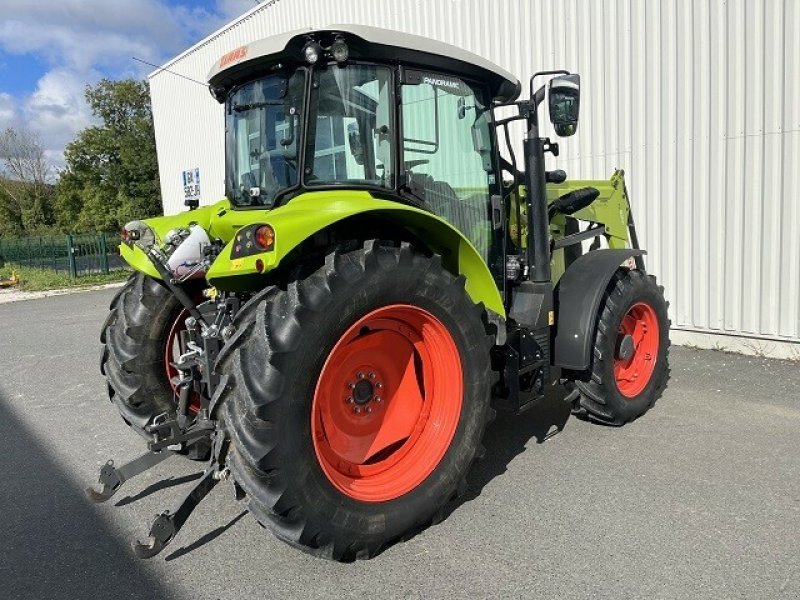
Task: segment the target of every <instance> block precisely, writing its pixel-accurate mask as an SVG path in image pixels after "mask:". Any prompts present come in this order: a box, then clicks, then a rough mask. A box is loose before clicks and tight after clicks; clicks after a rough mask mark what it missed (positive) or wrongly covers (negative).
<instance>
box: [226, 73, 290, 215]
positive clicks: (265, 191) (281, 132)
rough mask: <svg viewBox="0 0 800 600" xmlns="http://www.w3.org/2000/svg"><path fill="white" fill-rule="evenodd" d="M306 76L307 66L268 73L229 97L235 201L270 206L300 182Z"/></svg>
mask: <svg viewBox="0 0 800 600" xmlns="http://www.w3.org/2000/svg"><path fill="white" fill-rule="evenodd" d="M304 81H305V71H303V70H298V71H296V72H295V73H294V74H293V75H291V77H288V78H287V77H286V76H284V75H270V76H268V77H264V78H262V79H257V80H255V81H251V82H250V83H247V84H245V85H243V86H241V87H240V88H238V89H237V90H236V91H235V92H234V93H233V94H232V95H231V96H230V98H229V99H228V105H227V123H226V129H227V132H228V152H227V160H228V168H227V174H228V175H227V177H228V181H227V184H228V185H227V188H228V195H229V196H230V197H229V200H230V201H231V203H232V204H234V205H235V206H266V207H269V206H272V205H273V204H274V202H275V199H276V198H277V196H278V194H279V193H280V192H281V191H283V190H285V189H287V188H291V187H294V186H295V185H297V182H298V160H299V152H298V148H299V147H300V135H301V132H300V127H301V123H302V120H301V119H302V114H303V97H304V92H305V85H304Z"/></svg>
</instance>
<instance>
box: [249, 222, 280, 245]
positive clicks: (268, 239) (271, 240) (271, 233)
mask: <svg viewBox="0 0 800 600" xmlns="http://www.w3.org/2000/svg"><path fill="white" fill-rule="evenodd" d="M254 237H255V242H256V245H257V246H258V247H259V248H261V249H262V250H272V249H273V248H274V247H275V230H274V229H272V227H270V226H269V225H261V226H260V227H259V228H258V229H256V234H255V236H254Z"/></svg>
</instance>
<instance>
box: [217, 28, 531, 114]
mask: <svg viewBox="0 0 800 600" xmlns="http://www.w3.org/2000/svg"><path fill="white" fill-rule="evenodd" d="M334 34H342V35H344V37H345V39H346V41H347V42H348V45H349V46H350V47H351V56H352V57H354V58H359V57H360V58H365V59H373V60H390V61H398V62H401V63H403V64H406V65H415V66H418V67H420V68H427V69H432V70H443V71H449V72H452V73H454V74H463V75H464V76H465V77H468V78H472V79H477V80H479V81H485V82H487V83H488V84H489V85H490V88H491V90H492V94H493V96H494V97H495V98H497V99H499V100H501V101H509V100H513V99H515V98H516V97H517V96H518V95H519V92H520V82H519V80H518V79H517V78H516V77H515V76H514V75H512V74H511V73H509V72H508V71H506V70H505V69H503V68H501V67H499V66H498V65H496V64H494V63H493V62H491V61H489V60H486V59H485V58H483V57H482V56H478V55H477V54H473V53H472V52H468V51H467V50H464V49H462V48H459V47H457V46H452V45H450V44H446V43H444V42H440V41H438V40H434V39H430V38H426V37H422V36H418V35H412V34H409V33H403V32H400V31H393V30H391V29H382V28H379V27H370V26H367V25H330V26H328V27H324V28H321V29H312V28H310V27H309V28H304V29H296V30H294V31H290V32H287V33H283V34H279V35H274V36H270V37H268V38H264V39H261V40H257V41H255V42H251V43H250V44H247V45H245V46H241V47H239V48H235V49H231V50H230V51H229V52H228V53H226V54H224V55H223V56H221V57H220V58H219V59H218V60H217V62H216V63H214V66H213V67H212V69H211V71H210V72H209V74H208V81H209V83H210V84H211V85H212V86H218V87H223V88H225V87H229V86H231V85H233V84H235V83H237V82H238V81H241V80H242V79H243V78H245V77H247V76H249V75H251V74H254V71H255V70H256V69H255V68H256V67H263V66H264V65H265V64H269V63H271V62H284V61H287V60H295V61H298V62H299V61H302V48H303V46H304V45H305V43H306V42H307V40H308V38H309V36H311V37H313V38H314V39H324V38H325V37H328V38H330V37H331V36H332V35H334Z"/></svg>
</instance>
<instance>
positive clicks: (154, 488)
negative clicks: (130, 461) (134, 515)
mask: <svg viewBox="0 0 800 600" xmlns="http://www.w3.org/2000/svg"><path fill="white" fill-rule="evenodd" d="M202 476H203V473H202V472H199V473H190V474H189V475H184V476H182V477H167V478H166V479H162V480H161V481H156V482H155V483H153V484H151V485H149V486H147V487H146V488H144V489H143V490H142V491H141V492H139V493H138V494H134V495H133V496H125V497H124V498H122V499H121V500H120V501H119V502H117V503H116V504H115V505H114V506H126V505H128V504H132V503H134V502H136V501H138V500H141V499H142V498H146V497H147V496H149V495H150V494H155V493H156V492H159V491H161V490H165V489H167V488H171V487H175V486H178V485H183V484H184V483H189V482H190V481H194V480H195V479H200V478H201V477H202Z"/></svg>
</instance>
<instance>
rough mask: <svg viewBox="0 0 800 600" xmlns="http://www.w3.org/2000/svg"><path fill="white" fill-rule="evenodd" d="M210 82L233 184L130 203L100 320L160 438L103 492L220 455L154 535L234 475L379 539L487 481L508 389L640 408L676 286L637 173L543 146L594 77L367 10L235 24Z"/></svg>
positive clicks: (353, 536) (662, 364)
mask: <svg viewBox="0 0 800 600" xmlns="http://www.w3.org/2000/svg"><path fill="white" fill-rule="evenodd" d="M540 76H549V77H550V79H549V81H548V82H547V83H546V85H543V86H542V87H540V88H538V89H535V87H534V79H536V78H537V77H540ZM209 88H210V91H211V93H212V95H213V97H214V98H215V99H216V100H217V101H219V102H220V103H221V104H223V105H224V113H225V135H226V145H225V148H226V153H225V160H226V165H225V166H226V195H225V198H224V199H223V200H221V201H219V202H217V203H216V204H214V205H212V206H203V207H198V206H197V203H196V202H195V203H194V204H192V203H188V202H187V204H188V205H189V210H187V211H186V212H183V213H181V214H177V215H172V216H165V217H157V218H153V219H147V220H145V221H135V222H132V223H129V224H128V225H126V227H125V229H124V232H123V240H124V241H123V244H122V245H121V253H122V256H123V257H124V258H125V260H127V262H128V263H129V264H130V265H131V266H132V267H133V269H135V274H134V275H133V276H132V277H131V278H130V279H129V281H128V282H127V284H126V285H125V286H124V287H123V288H122V289H121V290H120V292H119V293H118V294H117V296H116V298H114V300H113V301H112V303H111V312H110V315H109V316H108V319H107V320H106V323H105V325H104V326H103V333H102V342H103V356H102V371H103V374H104V375H105V377H106V379H107V382H108V390H109V394H110V397H111V400H112V401H113V403H114V404H115V405H116V406H117V408H118V409H119V412H120V413H121V415H122V417H123V419H124V420H125V421H126V423H128V425H130V427H131V428H132V429H134V430H135V431H136V432H138V433H139V434H141V435H142V436H143V437H144V438H145V439H146V441H147V445H148V451H147V453H145V454H144V455H143V456H141V457H140V458H137V459H136V460H134V461H132V462H130V463H128V464H126V465H123V466H121V467H115V466H114V463H113V461H109V462H108V463H107V464H106V465H105V466H104V467H103V468H102V469H101V473H100V484H101V485H102V489H101V490H100V491H97V490H96V489H93V488H90V489H89V490H87V493H88V495H89V497H90V498H91V499H92V500H94V501H97V502H101V501H104V500H107V499H108V498H110V497H111V496H112V495H113V494H114V493H115V492H116V491H117V490H118V489H120V487H121V485H122V484H123V483H124V482H125V481H126V480H127V479H130V478H131V477H133V476H135V475H137V474H138V473H141V472H142V471H144V470H145V469H147V468H150V467H151V466H153V465H155V464H157V463H159V462H161V461H163V460H165V459H167V458H169V457H170V456H174V455H176V454H185V455H188V456H189V457H190V458H194V459H197V460H201V461H206V464H205V468H204V471H203V476H202V477H201V478H200V479H199V480H198V481H197V482H196V483H195V484H194V487H193V488H192V489H191V490H190V491H189V493H188V494H187V495H186V496H185V497H184V498H183V499H182V500H181V501H180V502H179V503H178V504H177V506H176V507H175V509H173V510H170V511H165V512H163V513H162V514H161V515H159V516H158V517H157V518H156V520H155V522H154V523H153V524H152V527H151V530H150V537H149V539H147V540H146V541H145V542H144V543H142V542H135V543H134V550H135V552H136V554H137V555H138V556H140V557H149V556H153V555H155V554H157V553H158V552H160V551H161V550H162V549H163V548H164V547H165V546H166V544H168V543H169V542H170V541H171V540H172V539H173V538H174V537H175V535H176V534H177V532H178V531H179V530H180V528H181V526H182V525H183V523H184V522H185V521H186V519H187V518H188V516H189V515H190V513H191V512H192V510H193V509H194V508H195V507H196V506H197V504H198V503H199V502H200V501H201V500H202V498H203V497H204V496H205V495H206V494H207V493H208V492H209V491H210V490H211V489H212V488H213V487H214V486H215V485H216V484H217V483H218V482H219V481H221V480H229V481H230V482H232V484H233V488H234V490H235V493H236V496H237V498H238V499H241V500H246V502H247V506H248V508H249V510H250V512H251V513H252V514H253V516H254V517H255V518H256V519H257V520H258V522H259V523H261V524H262V525H263V526H265V527H266V528H268V529H270V530H272V532H273V533H274V534H275V535H276V536H277V537H279V538H280V539H281V540H284V541H285V542H288V543H289V544H292V545H293V546H296V547H298V548H301V549H303V550H305V551H307V552H310V553H312V554H315V555H319V556H324V557H328V558H333V559H336V560H354V559H360V558H369V557H372V556H375V555H376V554H377V553H379V552H380V551H381V550H382V549H384V548H385V547H387V545H389V544H391V543H393V542H395V541H397V540H401V539H404V538H407V537H409V536H411V535H413V534H414V533H415V532H417V531H419V530H420V529H422V528H424V527H426V526H427V525H429V524H430V523H431V522H434V521H435V520H436V519H437V518H438V517H440V516H441V515H442V514H443V509H444V508H445V506H446V505H447V504H448V502H450V501H451V500H453V499H454V498H456V497H457V496H458V494H459V493H460V492H461V491H463V490H464V488H465V486H464V482H465V478H466V475H467V472H468V471H469V469H470V465H471V464H472V462H473V460H475V459H476V458H477V457H479V456H480V455H481V453H482V446H481V438H482V436H483V434H484V430H485V428H486V426H487V424H488V423H489V422H490V421H491V420H492V418H493V416H494V415H495V409H496V408H500V409H504V410H507V411H511V412H512V413H515V414H518V413H521V412H523V411H524V410H525V409H527V408H529V407H530V406H532V405H533V404H535V403H536V401H537V400H539V399H541V398H543V396H544V394H545V393H546V391H547V390H548V389H549V388H551V387H552V386H554V385H556V384H561V385H564V386H565V387H566V390H567V391H566V392H565V394H564V395H565V399H566V401H568V402H571V403H572V404H573V407H574V408H573V410H574V412H575V413H576V414H577V415H578V416H579V417H581V418H584V419H588V420H590V421H595V422H598V423H602V424H607V425H622V424H624V423H626V422H629V421H631V420H633V419H635V418H637V417H638V416H640V415H642V414H643V413H644V412H645V411H647V410H648V409H649V408H650V407H651V406H652V405H653V403H654V402H655V401H656V399H657V398H658V397H659V396H660V394H661V393H662V391H663V389H664V387H665V385H666V382H667V378H668V368H667V352H668V346H669V338H668V334H669V321H668V318H667V304H666V302H665V300H664V296H663V289H662V288H660V287H659V286H658V285H657V284H656V280H655V278H654V277H653V276H651V275H648V274H647V273H646V272H645V268H644V262H643V255H644V251H643V250H640V249H639V247H638V242H637V237H636V230H635V227H634V222H633V219H632V216H631V210H630V204H629V201H628V196H627V192H626V188H625V182H624V179H623V173H622V172H620V171H618V172H616V173H614V175H613V176H612V177H611V179H609V180H608V181H566V175H565V173H564V172H563V171H558V170H555V171H547V170H546V169H545V158H544V157H545V153H547V152H550V153H552V154H554V155H557V154H558V145H557V144H556V143H554V142H551V141H550V139H548V138H543V137H541V136H540V133H539V120H538V119H539V116H538V115H539V112H540V111H539V109H540V106H541V105H542V104H543V103H546V104H547V106H548V109H549V115H550V120H551V121H552V124H553V126H554V129H555V132H556V133H557V134H558V135H560V136H569V135H572V134H574V133H575V132H576V128H577V123H578V109H579V105H580V78H579V76H578V75H575V74H570V73H568V72H566V71H548V72H544V73H537V74H536V75H534V76H533V77H532V78H531V82H530V97H529V98H528V99H526V100H518V97H519V95H520V91H521V85H520V82H519V81H518V80H517V79H516V78H515V77H514V76H513V75H511V74H510V73H508V72H506V71H505V70H503V69H502V68H500V67H498V66H496V65H494V64H492V63H491V62H489V61H487V60H485V59H483V58H481V57H479V56H475V55H473V54H470V53H469V52H466V51H464V50H462V49H460V48H456V47H453V46H450V45H447V44H443V43H440V42H437V41H434V40H430V39H426V38H422V37H417V36H412V35H407V34H401V33H398V32H394V31H387V30H381V29H376V28H371V27H363V26H350V25H347V26H331V27H328V28H325V29H322V30H311V29H309V30H303V31H295V32H291V33H288V34H285V35H279V36H275V37H271V38H268V39H264V40H260V41H257V42H254V43H251V44H249V45H246V46H243V47H241V48H237V49H235V50H233V51H231V52H229V53H228V54H226V55H225V56H223V57H221V58H220V60H219V61H218V62H217V63H216V65H215V66H214V68H213V69H212V71H211V73H210V75H209ZM502 107H512V108H513V109H514V110H515V113H514V116H512V117H510V118H499V117H498V116H497V115H496V111H497V109H499V108H502ZM518 120H521V121H523V122H524V124H525V126H526V128H527V135H526V137H525V140H524V144H523V155H522V157H521V161H520V162H521V163H522V164H520V165H518V164H517V159H516V156H515V153H514V146H513V144H512V143H511V135H510V133H509V124H510V123H512V122H514V121H518ZM502 143H505V144H506V146H507V154H508V156H509V157H510V158H509V159H504V158H502V157H501V154H500V146H501V144H502ZM584 244H586V245H587V246H589V245H590V247H589V248H587V249H586V250H587V251H584Z"/></svg>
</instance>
